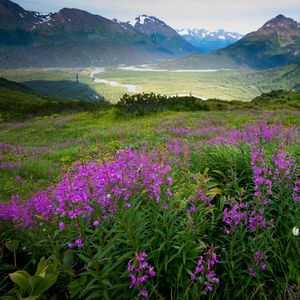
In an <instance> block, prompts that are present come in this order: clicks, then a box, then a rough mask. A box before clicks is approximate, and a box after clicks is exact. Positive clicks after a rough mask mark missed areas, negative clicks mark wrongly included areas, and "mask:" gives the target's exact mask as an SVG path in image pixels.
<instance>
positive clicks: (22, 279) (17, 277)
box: [9, 270, 31, 294]
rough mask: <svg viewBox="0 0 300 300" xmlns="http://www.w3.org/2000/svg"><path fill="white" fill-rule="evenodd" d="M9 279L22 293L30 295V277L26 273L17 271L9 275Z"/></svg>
mask: <svg viewBox="0 0 300 300" xmlns="http://www.w3.org/2000/svg"><path fill="white" fill-rule="evenodd" d="M9 277H10V279H11V280H12V281H13V282H14V283H16V284H17V285H18V286H19V287H20V288H21V289H22V290H23V291H24V292H26V293H27V294H30V292H31V286H30V284H29V281H28V280H29V278H30V275H29V274H28V273H27V272H26V271H23V270H21V271H17V272H14V273H12V274H9Z"/></svg>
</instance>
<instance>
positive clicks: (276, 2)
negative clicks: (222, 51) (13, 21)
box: [15, 0, 300, 33]
mask: <svg viewBox="0 0 300 300" xmlns="http://www.w3.org/2000/svg"><path fill="white" fill-rule="evenodd" d="M15 2H17V3H19V4H20V5H23V6H24V7H25V9H33V10H38V11H43V12H45V11H57V10H59V9H61V8H62V7H74V8H79V9H83V10H87V11H89V12H91V13H94V14H100V15H102V16H104V17H107V18H118V19H120V20H122V21H125V20H130V19H133V18H134V17H136V16H137V15H139V14H142V13H146V14H149V15H154V16H156V17H158V18H160V19H162V20H164V21H165V22H166V23H168V24H169V25H171V26H173V27H177V28H181V27H203V28H207V29H209V30H215V29H217V28H225V29H226V30H231V31H238V32H242V33H247V32H249V31H253V30H257V29H258V28H259V27H261V26H262V25H263V24H264V23H265V22H266V21H268V20H269V19H270V18H273V17H275V16H276V15H278V14H284V15H286V16H288V17H292V18H294V19H296V20H297V21H300V20H299V19H300V1H299V0H172V1H169V0H151V1H149V0H73V1H71V0H52V1H44V0H40V1H38V0H16V1H15Z"/></svg>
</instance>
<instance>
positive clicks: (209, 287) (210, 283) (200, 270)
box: [191, 245, 219, 292]
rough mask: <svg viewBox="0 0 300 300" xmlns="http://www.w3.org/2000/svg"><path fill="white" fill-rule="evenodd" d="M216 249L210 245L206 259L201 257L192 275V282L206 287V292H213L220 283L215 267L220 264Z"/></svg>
mask: <svg viewBox="0 0 300 300" xmlns="http://www.w3.org/2000/svg"><path fill="white" fill-rule="evenodd" d="M215 250H216V247H214V246H212V245H209V246H208V250H207V252H206V253H205V255H204V257H203V256H202V255H201V256H200V257H199V259H198V262H197V266H196V268H195V271H194V273H193V274H192V275H191V280H192V281H197V282H198V283H199V284H200V285H201V286H203V285H204V286H205V288H204V291H206V292H211V291H213V289H214V286H216V285H217V284H218V283H219V278H217V277H216V276H217V275H216V272H215V270H214V268H215V265H216V264H217V263H218V262H219V259H218V256H217V254H216V253H215Z"/></svg>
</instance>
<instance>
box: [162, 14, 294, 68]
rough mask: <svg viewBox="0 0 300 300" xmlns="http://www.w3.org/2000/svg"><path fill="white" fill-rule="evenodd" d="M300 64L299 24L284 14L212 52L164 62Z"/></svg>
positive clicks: (215, 65) (261, 65)
mask: <svg viewBox="0 0 300 300" xmlns="http://www.w3.org/2000/svg"><path fill="white" fill-rule="evenodd" d="M287 64H300V24H299V23H298V22H296V21H294V20H293V19H291V18H286V17H285V16H283V15H278V16H277V17H275V18H273V19H271V20H269V21H268V22H267V23H265V24H264V25H263V26H262V27H261V28H260V29H258V30H257V31H254V32H251V33H249V34H247V35H245V36H244V37H243V38H241V39H240V40H238V41H237V42H236V43H234V44H232V45H230V46H228V47H226V48H224V49H220V50H217V51H215V52H213V53H209V54H204V55H201V54H195V55H189V56H185V57H183V58H179V59H177V60H175V61H170V62H167V63H164V64H162V65H161V67H162V68H172V69H177V68H180V69H220V68H225V69H233V68H242V67H250V68H255V69H267V68H274V67H280V66H283V65H287Z"/></svg>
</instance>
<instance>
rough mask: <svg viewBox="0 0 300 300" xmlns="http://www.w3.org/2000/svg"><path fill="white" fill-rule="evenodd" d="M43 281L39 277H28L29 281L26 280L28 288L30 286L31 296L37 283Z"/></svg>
mask: <svg viewBox="0 0 300 300" xmlns="http://www.w3.org/2000/svg"><path fill="white" fill-rule="evenodd" d="M42 280H43V278H42V277H40V276H36V275H35V276H30V277H29V279H28V282H29V284H30V286H31V292H30V293H31V294H33V292H34V290H35V288H36V286H37V285H38V284H39V282H41V281H42Z"/></svg>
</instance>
